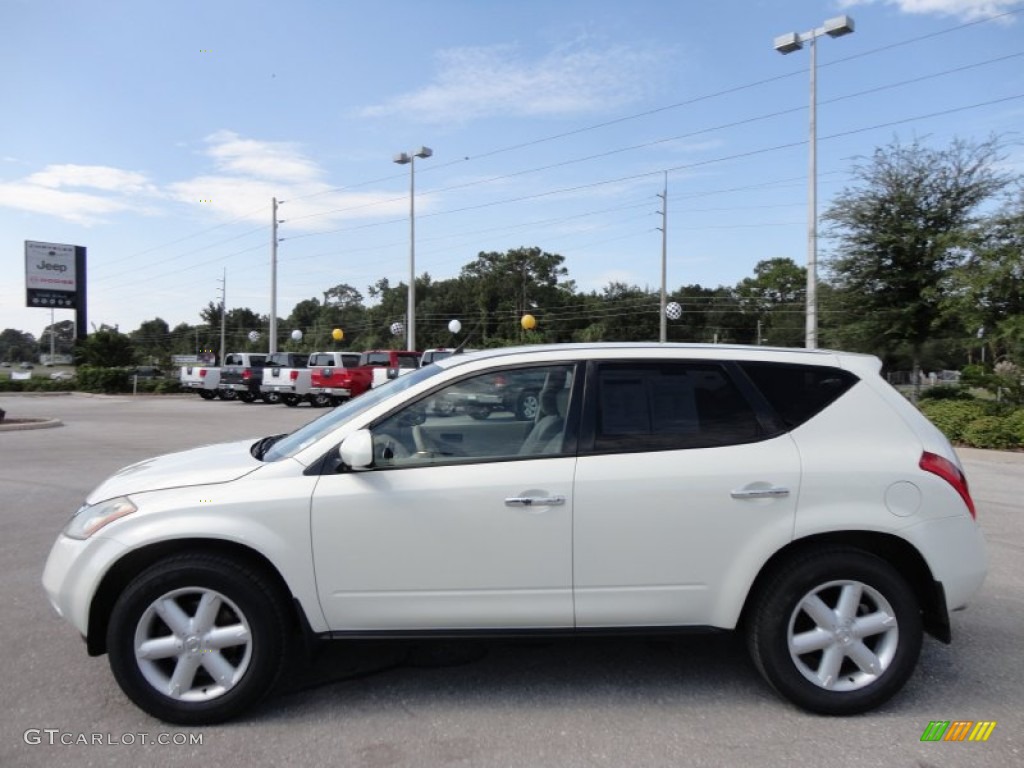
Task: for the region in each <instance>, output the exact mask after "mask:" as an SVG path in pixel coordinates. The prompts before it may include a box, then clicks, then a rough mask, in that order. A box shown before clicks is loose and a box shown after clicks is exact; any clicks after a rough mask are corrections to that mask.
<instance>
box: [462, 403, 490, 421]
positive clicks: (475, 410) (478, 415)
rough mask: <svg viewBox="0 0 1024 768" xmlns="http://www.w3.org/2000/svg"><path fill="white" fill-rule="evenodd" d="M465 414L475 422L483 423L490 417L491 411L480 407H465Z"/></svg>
mask: <svg viewBox="0 0 1024 768" xmlns="http://www.w3.org/2000/svg"><path fill="white" fill-rule="evenodd" d="M466 413H468V414H469V415H470V416H472V417H473V418H474V419H476V420H477V421H483V420H484V419H486V418H487V417H488V416H490V415H491V409H490V408H485V407H484V406H482V405H467V406H466Z"/></svg>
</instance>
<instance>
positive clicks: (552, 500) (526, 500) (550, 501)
mask: <svg viewBox="0 0 1024 768" xmlns="http://www.w3.org/2000/svg"><path fill="white" fill-rule="evenodd" d="M561 504H565V496H511V497H509V498H507V499H505V506H506V507H556V506H559V505H561Z"/></svg>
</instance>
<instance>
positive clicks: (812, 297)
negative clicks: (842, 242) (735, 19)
mask: <svg viewBox="0 0 1024 768" xmlns="http://www.w3.org/2000/svg"><path fill="white" fill-rule="evenodd" d="M851 32H853V19H851V18H850V17H849V16H836V17H835V18H834V19H829V20H828V21H826V22H825V23H824V25H822V26H820V27H818V28H817V29H812V30H810V31H809V32H804V33H803V34H798V33H796V32H789V33H787V34H785V35H780V36H779V37H776V38H775V50H776V51H778V52H779V53H781V54H787V53H792V52H793V51H799V50H800V49H801V48H803V46H804V43H809V44H810V47H811V108H810V113H811V131H810V139H809V141H808V143H809V145H810V166H811V167H810V172H809V173H808V178H807V333H806V347H807V348H808V349H815V348H816V347H817V346H818V125H817V120H818V88H817V81H816V76H817V69H818V57H817V47H816V46H815V44H814V41H815V40H817V39H818V38H819V37H821V36H822V35H828V36H829V37H842V36H843V35H848V34H850V33H851Z"/></svg>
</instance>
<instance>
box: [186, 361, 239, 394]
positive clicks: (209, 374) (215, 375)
mask: <svg viewBox="0 0 1024 768" xmlns="http://www.w3.org/2000/svg"><path fill="white" fill-rule="evenodd" d="M178 380H179V382H180V383H181V388H182V389H185V390H188V391H189V392H195V393H197V394H198V395H199V396H200V397H201V398H203V400H213V399H214V398H215V397H217V395H218V394H220V391H219V386H220V368H216V367H214V366H212V365H202V364H201V363H193V364H192V365H183V366H181V373H180V375H179V378H178ZM231 394H232V395H234V392H233V391H232V392H231Z"/></svg>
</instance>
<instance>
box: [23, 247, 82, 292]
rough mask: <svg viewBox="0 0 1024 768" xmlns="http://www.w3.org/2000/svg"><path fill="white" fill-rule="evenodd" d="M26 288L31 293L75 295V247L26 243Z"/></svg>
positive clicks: (76, 286)
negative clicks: (58, 292)
mask: <svg viewBox="0 0 1024 768" xmlns="http://www.w3.org/2000/svg"><path fill="white" fill-rule="evenodd" d="M25 287H26V288H28V289H29V290H30V291H31V290H33V289H35V290H41V291H46V292H47V293H51V292H53V291H62V292H63V291H66V292H68V293H74V292H75V291H76V290H77V288H78V285H77V281H76V280H75V246H73V245H59V244H57V243H36V242H33V241H31V240H26V241H25Z"/></svg>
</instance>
